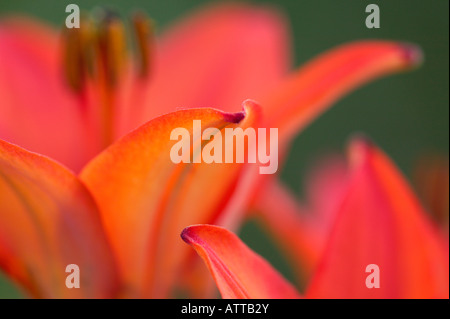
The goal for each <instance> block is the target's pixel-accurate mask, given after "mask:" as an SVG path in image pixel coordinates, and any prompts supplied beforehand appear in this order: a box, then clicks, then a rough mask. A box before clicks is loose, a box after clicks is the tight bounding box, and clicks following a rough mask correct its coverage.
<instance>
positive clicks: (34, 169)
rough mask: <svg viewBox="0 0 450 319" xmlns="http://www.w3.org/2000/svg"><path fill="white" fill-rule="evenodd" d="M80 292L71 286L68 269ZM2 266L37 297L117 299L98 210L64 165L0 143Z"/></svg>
mask: <svg viewBox="0 0 450 319" xmlns="http://www.w3.org/2000/svg"><path fill="white" fill-rule="evenodd" d="M70 264H76V265H78V267H79V270H80V288H79V289H69V288H67V287H66V277H67V276H68V275H69V274H68V273H66V267H67V265H70ZM0 267H1V268H2V269H3V270H4V271H6V273H7V274H9V275H10V276H11V277H12V278H13V279H14V280H15V281H17V282H18V283H20V284H21V285H22V286H24V287H25V288H26V289H27V291H28V292H29V293H30V294H31V295H32V296H33V297H41V298H61V297H64V298H78V297H83V298H104V297H112V296H114V293H115V289H116V288H117V276H116V272H115V267H114V261H113V259H112V253H111V250H110V247H109V244H108V243H107V241H106V237H105V234H104V232H103V230H102V225H101V222H100V218H99V212H98V210H97V207H96V205H95V203H94V201H93V199H92V197H91V196H90V194H89V193H88V191H87V190H86V188H85V187H84V186H83V185H82V184H81V183H80V181H79V180H78V179H77V178H76V177H75V176H74V175H73V174H72V173H71V172H69V171H68V170H67V169H65V168H63V167H62V166H60V165H59V164H57V163H55V162H53V161H51V160H49V159H47V158H45V157H43V156H40V155H37V154H34V153H30V152H27V151H25V150H23V149H21V148H19V147H17V146H14V145H12V144H9V143H6V142H4V141H2V140H0Z"/></svg>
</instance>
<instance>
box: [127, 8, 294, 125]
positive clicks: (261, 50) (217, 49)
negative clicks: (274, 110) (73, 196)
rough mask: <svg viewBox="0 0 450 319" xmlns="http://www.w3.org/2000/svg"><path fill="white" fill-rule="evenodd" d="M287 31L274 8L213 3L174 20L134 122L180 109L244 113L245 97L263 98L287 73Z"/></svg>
mask: <svg viewBox="0 0 450 319" xmlns="http://www.w3.org/2000/svg"><path fill="white" fill-rule="evenodd" d="M287 29H288V28H287V26H286V25H285V19H283V18H282V17H281V15H280V14H279V13H278V12H277V11H276V10H273V9H272V8H271V9H266V8H264V7H260V8H258V7H255V6H248V5H244V4H221V5H213V6H209V7H208V8H206V9H203V10H201V11H199V12H196V13H194V14H191V15H189V17H188V18H187V19H185V20H181V21H180V22H178V23H176V24H175V25H173V26H172V27H171V28H170V29H168V30H167V31H165V32H164V33H163V34H162V35H161V37H160V41H159V45H157V46H156V52H155V66H154V72H153V74H152V75H151V81H150V86H149V87H148V90H147V91H148V96H147V97H145V98H143V100H144V101H146V102H144V103H145V106H144V110H143V113H142V114H140V115H139V116H137V117H136V120H137V121H138V123H134V125H137V124H142V123H143V122H146V121H148V120H150V119H152V118H155V117H156V116H160V115H162V114H166V113H169V112H173V111H175V110H176V109H177V108H180V107H182V108H190V107H217V108H219V109H220V110H222V111H226V112H238V111H240V109H239V106H240V104H241V102H242V101H244V100H246V99H249V98H251V99H258V98H260V97H262V96H263V95H264V94H265V92H267V90H269V89H272V88H273V87H275V85H276V84H278V83H279V82H280V81H281V79H282V78H284V77H285V76H286V75H287V72H288V68H289V66H290V65H289V62H290V58H289V52H290V48H289V46H288V43H289V41H288V36H287V33H288V32H287ZM174 92H176V94H174ZM136 114H138V113H136ZM134 127H136V126H134Z"/></svg>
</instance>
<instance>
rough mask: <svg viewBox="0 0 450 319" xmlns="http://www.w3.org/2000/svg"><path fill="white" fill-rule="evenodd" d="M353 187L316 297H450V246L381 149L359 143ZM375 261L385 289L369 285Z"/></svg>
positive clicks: (312, 291) (354, 150)
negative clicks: (449, 248) (449, 281)
mask: <svg viewBox="0 0 450 319" xmlns="http://www.w3.org/2000/svg"><path fill="white" fill-rule="evenodd" d="M351 155H352V160H353V163H354V164H355V171H354V172H353V176H352V180H351V183H350V188H349V190H348V193H347V195H346V198H345V200H344V202H343V205H342V206H341V207H340V208H339V213H338V215H337V218H336V221H335V224H334V226H333V229H332V232H331V235H330V238H329V242H328V245H327V248H326V251H325V254H324V256H323V259H322V261H321V263H320V266H319V268H318V269H317V272H316V274H315V278H314V279H313V282H312V284H311V286H310V288H309V291H308V294H307V296H308V297H312V298H448V295H449V286H448V279H449V278H448V274H449V268H448V248H446V245H444V244H443V240H442V238H441V236H440V235H441V234H440V233H439V232H438V231H437V229H435V228H434V227H433V226H432V225H431V224H430V222H429V220H428V219H427V215H426V213H425V212H424V211H423V209H422V207H421V206H420V204H419V202H418V201H417V199H416V198H415V196H414V194H413V193H412V192H411V190H410V188H409V186H408V184H407V183H406V181H405V180H404V178H403V177H402V176H401V174H400V173H399V172H398V171H397V169H396V168H395V167H394V166H393V164H392V163H391V161H390V160H389V159H388V158H387V157H386V155H385V154H383V153H382V152H381V151H380V150H378V149H376V148H375V147H373V146H371V145H369V144H365V143H363V142H361V141H357V142H355V143H353V145H352V147H351ZM369 264H376V265H378V267H379V269H380V288H371V289H369V288H367V287H366V278H367V276H369V275H370V273H366V267H367V266H368V265H369Z"/></svg>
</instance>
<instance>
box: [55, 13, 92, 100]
mask: <svg viewBox="0 0 450 319" xmlns="http://www.w3.org/2000/svg"><path fill="white" fill-rule="evenodd" d="M93 32H94V28H93V24H92V21H91V20H90V19H88V18H86V17H82V20H81V27H80V28H78V29H77V28H74V29H64V33H63V41H64V54H63V60H64V61H63V62H64V73H65V78H66V80H67V82H68V84H69V87H71V88H72V89H73V90H74V91H76V92H80V91H81V90H82V89H83V87H84V84H85V78H86V76H87V75H90V76H92V75H93V67H94V66H93V63H94V62H93V59H94V56H93V54H94V52H93V46H92V42H93V36H94V35H93Z"/></svg>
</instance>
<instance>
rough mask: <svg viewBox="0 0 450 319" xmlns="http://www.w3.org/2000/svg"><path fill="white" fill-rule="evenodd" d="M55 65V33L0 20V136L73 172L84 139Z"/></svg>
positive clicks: (78, 115)
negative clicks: (59, 163)
mask: <svg viewBox="0 0 450 319" xmlns="http://www.w3.org/2000/svg"><path fill="white" fill-rule="evenodd" d="M61 66H62V61H61V47H60V41H59V36H58V34H57V33H56V32H54V31H53V30H51V29H49V28H47V27H45V26H44V25H41V24H39V23H37V22H34V21H31V20H28V19H25V18H16V19H10V20H4V21H1V22H0V100H1V103H0V138H2V139H3V140H6V141H8V142H11V143H15V144H18V145H21V146H22V147H24V148H26V149H28V150H31V151H33V152H38V153H40V154H45V155H46V156H50V157H51V158H53V159H56V160H58V161H60V162H62V163H64V164H65V165H67V166H68V167H70V168H71V169H73V170H75V171H76V170H79V169H80V168H81V166H82V165H83V164H84V163H85V162H86V158H87V156H88V154H87V150H88V148H87V146H86V144H87V143H88V141H89V139H88V138H87V136H86V134H87V130H86V128H85V127H84V126H83V125H84V124H83V117H82V116H83V113H82V110H81V109H80V105H79V103H78V102H77V99H76V97H75V96H74V95H73V94H72V92H70V91H69V89H68V87H67V86H66V83H65V82H64V78H63V72H62V68H61Z"/></svg>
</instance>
